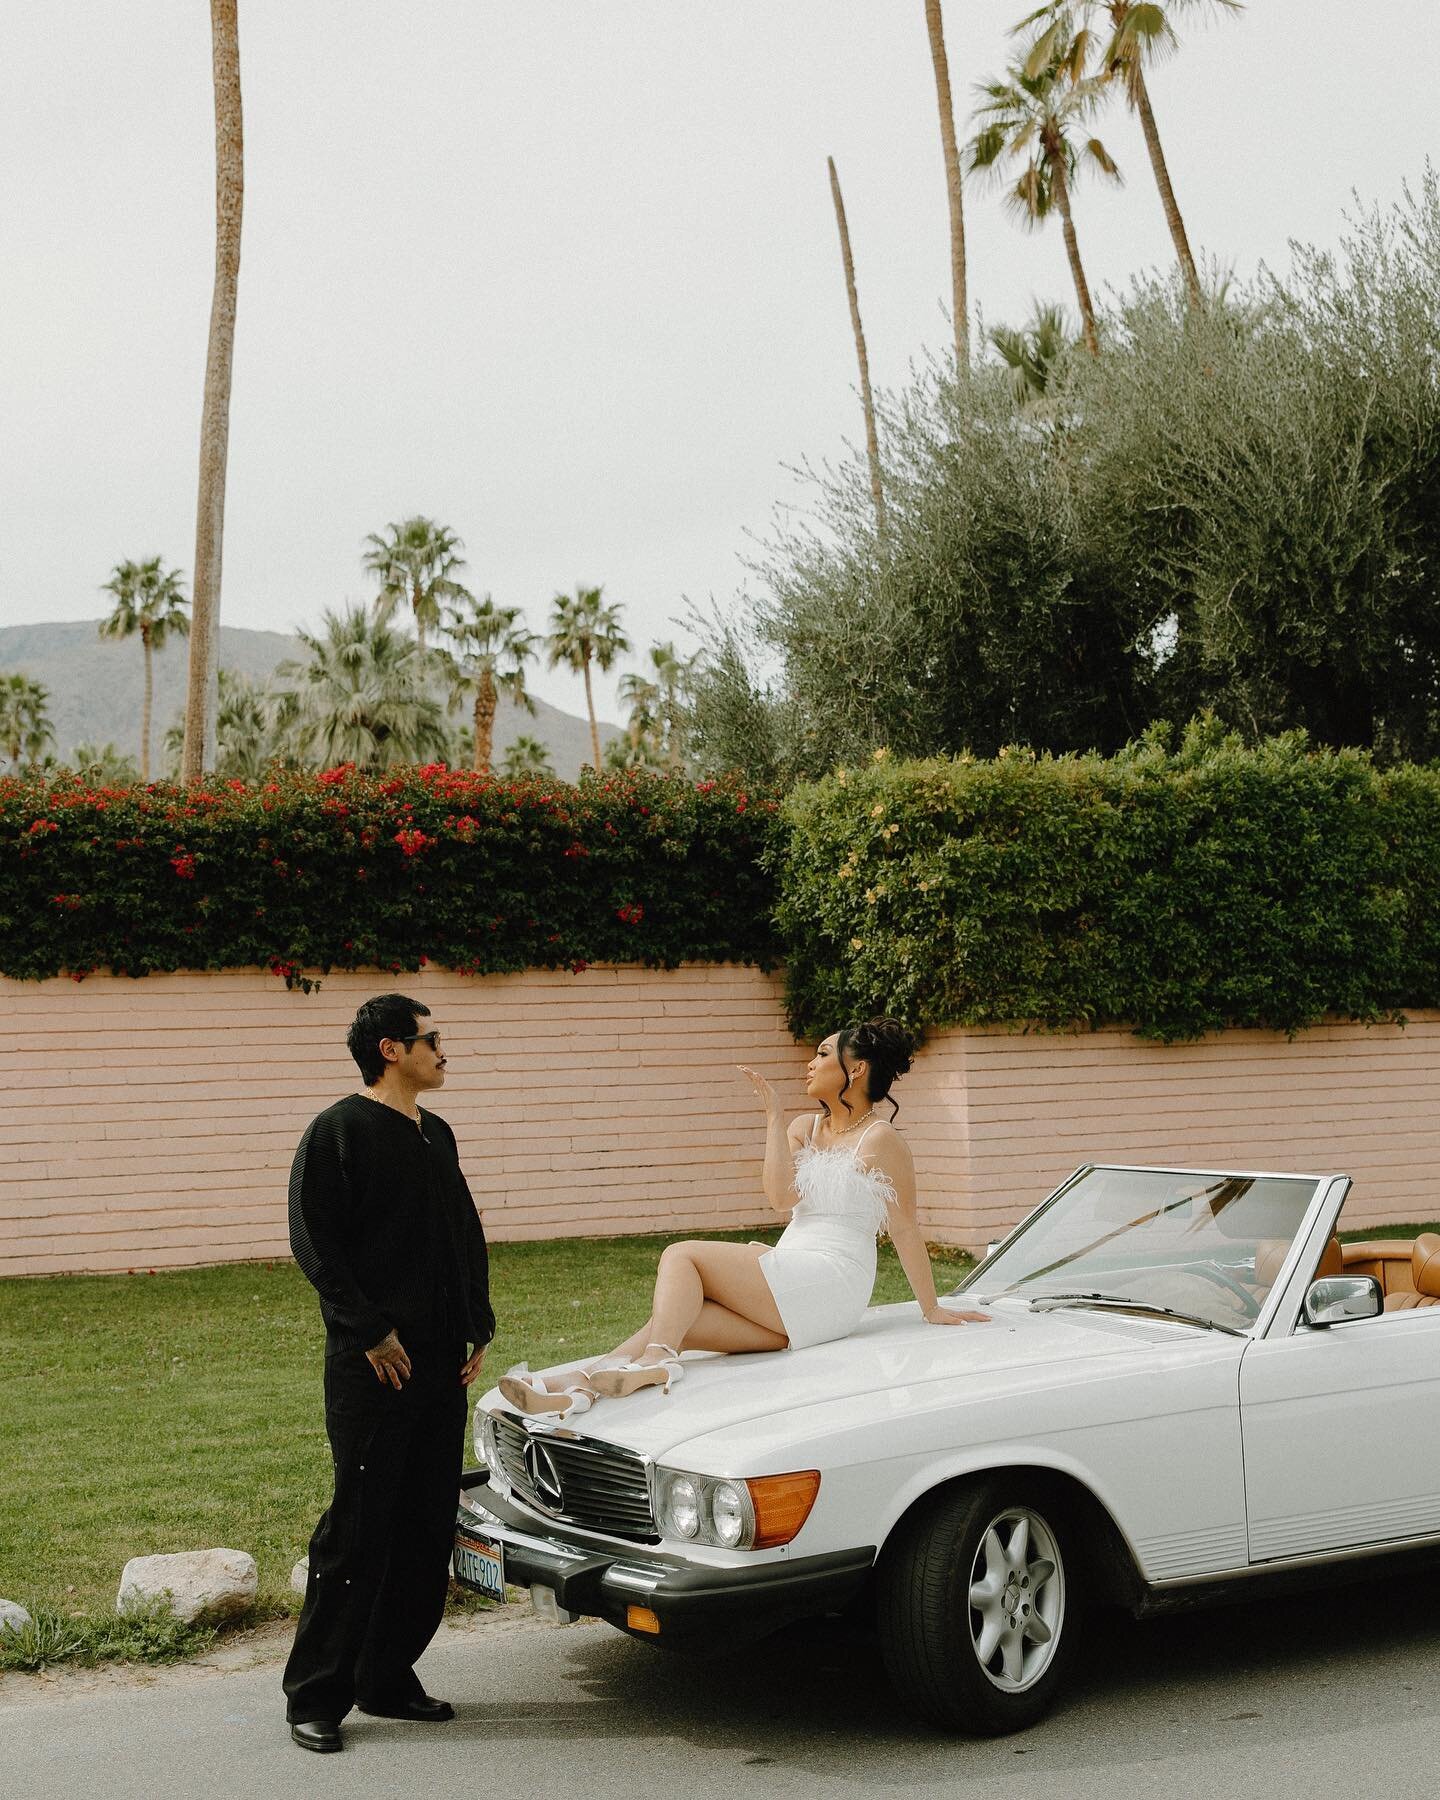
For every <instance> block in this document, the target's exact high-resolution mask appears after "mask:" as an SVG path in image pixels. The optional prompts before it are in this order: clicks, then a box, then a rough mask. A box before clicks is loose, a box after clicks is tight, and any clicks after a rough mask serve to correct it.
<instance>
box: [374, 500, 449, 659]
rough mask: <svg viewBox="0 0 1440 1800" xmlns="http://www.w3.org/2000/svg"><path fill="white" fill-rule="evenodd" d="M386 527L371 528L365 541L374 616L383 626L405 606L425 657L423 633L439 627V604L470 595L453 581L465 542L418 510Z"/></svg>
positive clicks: (445, 526) (422, 655)
mask: <svg viewBox="0 0 1440 1800" xmlns="http://www.w3.org/2000/svg"><path fill="white" fill-rule="evenodd" d="M385 531H386V534H387V535H385V536H383V537H382V536H380V535H379V534H378V533H376V532H373V531H372V532H371V533H370V535H369V536H368V537H367V538H366V539H365V542H366V544H367V545H368V546H369V548H368V549H367V550H366V552H365V557H364V562H365V567H366V569H367V570H368V571H369V572H370V574H372V575H373V576H374V577H375V579H376V580H377V581H378V582H379V584H380V594H379V597H378V598H377V600H376V602H375V618H376V621H377V622H378V623H379V624H381V625H383V624H384V623H385V621H386V620H387V619H388V618H389V617H390V614H391V613H392V612H393V611H394V610H395V608H396V607H397V606H408V607H409V608H410V610H411V612H412V613H414V615H415V635H416V637H417V638H418V639H419V642H420V654H421V657H422V658H423V657H424V655H425V638H426V634H427V632H429V631H431V630H433V629H434V627H435V626H437V625H439V623H440V619H441V607H442V605H443V603H444V602H446V601H449V600H468V599H469V597H470V596H469V595H468V594H467V593H466V591H465V589H464V588H463V587H462V586H461V585H460V583H459V582H458V581H457V580H456V579H455V577H456V576H457V575H458V574H459V573H460V571H461V570H462V569H463V568H464V567H465V559H464V558H463V557H462V556H461V555H460V552H461V551H462V550H463V549H464V548H465V546H464V545H463V544H462V543H461V542H460V540H459V538H457V537H456V535H455V533H454V532H453V531H451V530H450V528H449V526H448V525H438V524H436V522H435V520H434V519H426V518H422V517H421V516H420V515H419V514H418V513H417V514H416V515H415V517H414V518H411V519H401V520H400V522H399V523H398V524H392V525H387V526H386V527H385Z"/></svg>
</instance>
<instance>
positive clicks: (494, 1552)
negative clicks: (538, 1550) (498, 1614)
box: [455, 1537, 505, 1600]
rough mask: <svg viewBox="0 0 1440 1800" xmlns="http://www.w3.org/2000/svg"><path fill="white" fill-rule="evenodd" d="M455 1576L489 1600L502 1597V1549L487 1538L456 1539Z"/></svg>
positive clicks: (503, 1568)
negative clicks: (486, 1596)
mask: <svg viewBox="0 0 1440 1800" xmlns="http://www.w3.org/2000/svg"><path fill="white" fill-rule="evenodd" d="M455 1579H456V1580H457V1581H462V1582H464V1584H465V1586H466V1587H472V1588H475V1589H476V1590H477V1591H478V1592H480V1593H482V1594H486V1595H488V1596H489V1598H490V1599H492V1600H503V1599H504V1598H505V1552H504V1550H503V1549H502V1548H501V1547H500V1545H499V1544H492V1543H491V1542H490V1540H489V1539H488V1538H480V1537H463V1538H456V1540H455Z"/></svg>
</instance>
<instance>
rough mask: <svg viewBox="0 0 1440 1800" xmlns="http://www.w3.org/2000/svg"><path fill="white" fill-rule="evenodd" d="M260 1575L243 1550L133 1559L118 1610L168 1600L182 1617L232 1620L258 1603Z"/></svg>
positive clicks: (190, 1621) (122, 1582) (124, 1578)
mask: <svg viewBox="0 0 1440 1800" xmlns="http://www.w3.org/2000/svg"><path fill="white" fill-rule="evenodd" d="M259 1582H260V1577H259V1573H258V1571H257V1570H256V1567H255V1558H254V1557H253V1556H249V1555H247V1554H246V1552H245V1551H243V1550H182V1551H180V1552H179V1553H178V1554H176V1555H174V1556H132V1557H131V1558H130V1560H129V1562H127V1563H126V1565H125V1569H124V1572H123V1574H122V1575H121V1577H120V1592H119V1594H118V1595H117V1597H116V1600H115V1610H116V1612H127V1611H128V1610H129V1609H130V1608H131V1607H132V1606H143V1605H145V1604H146V1603H147V1602H149V1601H152V1600H161V1599H165V1600H168V1601H169V1603H170V1609H171V1611H172V1612H173V1613H174V1614H175V1617H176V1618H177V1619H183V1620H184V1621H185V1623H186V1624H187V1625H190V1624H193V1623H194V1621H195V1620H196V1619H208V1620H218V1619H233V1618H235V1617H237V1616H238V1615H239V1614H240V1613H244V1612H248V1611H249V1610H250V1607H251V1606H252V1605H253V1604H254V1600H255V1590H256V1588H257V1587H258V1586H259Z"/></svg>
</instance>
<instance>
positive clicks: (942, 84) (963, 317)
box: [925, 0, 970, 379]
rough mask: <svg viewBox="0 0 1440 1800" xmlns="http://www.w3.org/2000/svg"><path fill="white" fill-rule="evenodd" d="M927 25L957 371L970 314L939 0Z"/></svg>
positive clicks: (929, 1) (930, 4)
mask: <svg viewBox="0 0 1440 1800" xmlns="http://www.w3.org/2000/svg"><path fill="white" fill-rule="evenodd" d="M925 28H926V30H927V31H928V32H929V34H930V60H931V62H932V63H933V64H934V65H935V98H936V100H937V101H938V102H939V106H940V147H941V150H942V152H943V154H944V157H945V192H946V194H947V195H948V197H949V201H950V286H951V306H952V309H953V311H954V315H955V373H956V374H957V375H959V376H960V377H961V378H962V379H963V378H964V377H965V376H966V375H967V374H968V373H969V372H970V314H969V302H968V299H967V296H966V277H965V210H964V206H963V204H962V202H961V194H960V147H959V145H958V144H957V143H956V141H955V103H954V101H953V100H952V98H951V95H950V60H949V58H948V57H947V56H946V54H945V23H944V20H943V19H942V18H941V16H940V0H925Z"/></svg>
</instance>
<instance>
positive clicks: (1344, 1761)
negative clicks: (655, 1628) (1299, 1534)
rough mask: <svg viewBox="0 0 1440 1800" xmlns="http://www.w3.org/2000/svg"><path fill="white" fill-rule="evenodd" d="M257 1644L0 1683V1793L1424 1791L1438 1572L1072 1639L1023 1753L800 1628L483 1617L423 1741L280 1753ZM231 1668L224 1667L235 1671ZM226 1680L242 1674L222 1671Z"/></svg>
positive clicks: (373, 1739) (365, 1738)
mask: <svg viewBox="0 0 1440 1800" xmlns="http://www.w3.org/2000/svg"><path fill="white" fill-rule="evenodd" d="M283 1653H284V1642H283V1632H281V1633H280V1634H278V1635H277V1633H276V1632H274V1631H272V1632H271V1634H270V1637H269V1639H268V1641H262V1644H261V1647H260V1652H259V1656H258V1659H257V1657H256V1655H255V1653H254V1651H253V1649H252V1650H250V1651H245V1652H237V1651H236V1650H233V1649H232V1650H230V1651H228V1652H226V1653H225V1655H224V1656H222V1657H221V1658H220V1659H219V1660H218V1663H212V1664H210V1665H207V1666H201V1667H193V1666H192V1667H187V1668H184V1669H179V1670H174V1671H153V1672H152V1671H145V1672H143V1673H142V1675H141V1676H140V1677H139V1678H137V1677H136V1676H134V1675H124V1676H117V1675H113V1674H112V1675H104V1674H102V1675H100V1676H91V1677H80V1676H62V1677H59V1678H54V1679H50V1680H45V1681H37V1680H36V1679H35V1678H31V1677H19V1676H7V1677H4V1678H3V1679H0V1787H3V1789H4V1791H6V1792H8V1793H15V1794H21V1795H24V1796H26V1800H50V1797H52V1796H53V1797H54V1800H73V1797H74V1796H77V1795H82V1794H87V1793H103V1794H104V1795H105V1796H106V1800H131V1797H132V1796H133V1797H135V1800H140V1797H142V1796H143V1797H144V1800H172V1797H174V1800H212V1796H213V1797H214V1800H222V1797H223V1800H237V1797H239V1800H248V1797H249V1796H252V1795H253V1796H257V1797H261V1796H263V1800H290V1797H291V1796H305V1800H313V1797H314V1796H316V1795H326V1794H335V1795H344V1796H345V1797H346V1800H372V1797H373V1800H382V1797H383V1800H393V1797H395V1796H407V1797H408V1796H412V1795H426V1796H433V1797H435V1800H441V1797H445V1796H451V1795H454V1796H457V1797H459V1796H463V1797H464V1800H470V1797H471V1796H476V1797H479V1796H485V1795H519V1796H523V1800H550V1797H551V1796H555V1797H556V1800H560V1797H562V1796H563V1797H564V1800H635V1797H636V1796H645V1797H647V1800H648V1797H649V1796H652V1795H660V1794H674V1795H675V1796H677V1800H712V1797H713V1800H722V1797H723V1800H737V1797H741V1800H744V1797H748V1796H752V1795H753V1796H759V1795H765V1796H790V1795H797V1796H798V1795H805V1796H809V1795H832V1794H833V1795H838V1796H845V1795H851V1794H854V1795H866V1796H868V1795H872V1794H880V1795H885V1794H894V1795H900V1794H905V1795H919V1796H924V1795H931V1794H934V1795H939V1794H944V1795H946V1796H957V1797H964V1796H969V1795H976V1796H979V1795H981V1794H984V1795H986V1796H987V1800H993V1796H995V1795H996V1794H997V1793H1001V1792H1003V1794H1004V1795H1005V1796H1006V1800H1102V1797H1103V1800H1125V1797H1128V1796H1131V1795H1135V1796H1139V1795H1146V1796H1151V1795H1159V1796H1164V1800H1189V1797H1191V1796H1194V1797H1195V1800H1200V1797H1201V1796H1203V1797H1204V1800H1213V1796H1215V1795H1217V1794H1223V1795H1225V1796H1226V1797H1227V1800H1248V1797H1250V1796H1255V1797H1257V1800H1258V1797H1260V1796H1264V1800H1290V1797H1292V1796H1293V1797H1294V1800H1318V1797H1321V1796H1327V1795H1357V1796H1369V1795H1372V1794H1374V1795H1380V1794H1383V1795H1385V1796H1386V1800H1404V1797H1407V1796H1425V1797H1426V1800H1433V1797H1434V1796H1435V1795H1436V1794H1437V1793H1440V1773H1437V1763H1436V1758H1435V1745H1436V1742H1437V1740H1440V1577H1437V1576H1434V1575H1431V1576H1425V1577H1421V1578H1419V1579H1418V1580H1416V1579H1414V1578H1411V1579H1410V1580H1408V1581H1405V1582H1399V1583H1395V1584H1394V1585H1393V1587H1390V1586H1382V1585H1376V1586H1374V1587H1371V1588H1346V1589H1339V1590H1331V1591H1330V1592H1328V1593H1324V1594H1318V1595H1311V1596H1307V1597H1305V1598H1303V1599H1298V1600H1294V1599H1292V1600H1285V1601H1279V1602H1271V1603H1270V1604H1268V1605H1259V1604H1252V1605H1248V1606H1246V1607H1243V1608H1240V1607H1236V1608H1229V1609H1226V1610H1223V1611H1217V1612H1212V1613H1206V1614H1196V1615H1192V1616H1189V1617H1183V1618H1179V1619H1170V1620H1155V1621H1151V1622H1147V1623H1144V1624H1136V1623H1135V1622H1133V1621H1130V1620H1124V1619H1118V1618H1113V1619H1103V1620H1099V1621H1097V1622H1096V1623H1095V1625H1094V1627H1093V1629H1092V1639H1091V1649H1090V1652H1089V1654H1087V1655H1086V1656H1085V1657H1084V1658H1083V1659H1082V1662H1083V1667H1082V1668H1081V1669H1080V1670H1079V1672H1078V1674H1077V1676H1076V1679H1075V1681H1074V1684H1073V1686H1072V1689H1071V1691H1070V1694H1069V1697H1068V1698H1067V1699H1066V1701H1065V1702H1064V1704H1063V1705H1062V1706H1061V1707H1060V1709H1059V1710H1058V1711H1056V1712H1055V1713H1054V1714H1052V1716H1051V1717H1050V1718H1049V1719H1048V1720H1047V1721H1046V1722H1045V1723H1044V1724H1043V1725H1041V1726H1039V1727H1037V1728H1036V1729H1035V1730H1033V1731H1030V1732H1028V1733H1026V1734H1024V1735H1023V1736H1020V1737H1014V1738H1005V1739H999V1740H994V1741H987V1742H971V1741H964V1740H951V1739H946V1738H943V1737H941V1736H940V1735H939V1734H937V1733H935V1732H933V1731H931V1730H929V1729H928V1728H927V1727H925V1726H923V1725H920V1724H917V1723H916V1722H915V1721H913V1720H912V1719H910V1718H909V1717H908V1716H907V1715H906V1713H905V1712H904V1710H903V1708H902V1707H901V1706H900V1704H899V1703H898V1702H897V1700H896V1698H895V1696H894V1695H893V1694H892V1693H891V1691H890V1689H889V1686H888V1684H887V1682H886V1680H885V1677H884V1674H883V1672H882V1670H881V1668H880V1664H879V1660H878V1657H877V1655H876V1652H875V1649H874V1646H873V1644H872V1643H871V1642H869V1641H868V1640H867V1639H866V1638H865V1637H864V1636H862V1635H859V1634H856V1633H854V1632H842V1631H841V1630H839V1629H838V1628H837V1629H831V1628H828V1627H826V1628H820V1627H806V1628H804V1629H797V1630H795V1631H792V1632H790V1633H787V1634H785V1635H784V1636H783V1637H780V1638H776V1639H773V1640H771V1641H770V1642H769V1643H768V1644H765V1645H762V1646H759V1647H756V1648H754V1649H752V1650H751V1651H749V1652H748V1653H746V1654H745V1655H743V1656H739V1657H731V1658H717V1657H711V1658H707V1659H698V1660H681V1659H678V1658H675V1657H671V1656H666V1655H664V1654H662V1653H660V1652H658V1651H656V1650H653V1649H651V1648H649V1647H648V1646H645V1645H642V1644H638V1643H632V1642H631V1641H630V1640H628V1639H626V1638H624V1637H622V1636H620V1635H619V1634H618V1633H616V1632H613V1631H611V1630H610V1629H609V1628H608V1627H606V1626H603V1625H598V1624H595V1623H592V1622H586V1623H582V1624H579V1625H572V1626H565V1627H555V1626H549V1625H544V1624H541V1623H540V1622H539V1621H538V1620H535V1619H533V1618H531V1617H530V1616H529V1614H528V1612H525V1611H522V1610H520V1609H518V1608H515V1607H511V1608H507V1609H506V1611H505V1612H504V1613H500V1614H495V1615H492V1616H489V1617H485V1616H481V1617H480V1618H478V1619H476V1620H473V1621H461V1622H460V1623H458V1624H456V1625H453V1626H447V1627H446V1628H445V1630H444V1631H443V1633H442V1634H441V1636H440V1638H438V1639H437V1640H436V1643H435V1644H434V1646H433V1647H432V1648H431V1650H430V1652H429V1653H428V1655H427V1656H426V1658H425V1661H424V1663H423V1664H422V1668H421V1672H422V1675H423V1676H424V1679H425V1681H426V1685H427V1686H428V1687H429V1689H430V1691H431V1692H432V1693H438V1694H442V1695H444V1696H445V1697H447V1698H449V1699H451V1700H453V1701H454V1702H455V1703H456V1705H457V1707H458V1708H459V1717H458V1718H457V1719H456V1720H455V1721H454V1722H453V1723H452V1724H449V1725H443V1726H428V1727H427V1726H415V1725H399V1724H389V1723H386V1722H384V1721H381V1720H368V1719H363V1718H360V1717H359V1716H358V1715H352V1718H351V1721H350V1723H349V1724H348V1725H347V1727H346V1746H347V1747H346V1750H345V1752H344V1753H343V1754H342V1755H340V1756H332V1757H317V1756H313V1755H309V1754H307V1753H306V1752H304V1751H302V1750H299V1749H297V1748H296V1747H295V1746H294V1745H292V1744H291V1743H290V1741H289V1738H288V1737H287V1735H286V1731H285V1726H284V1723H283V1718H282V1713H281V1704H280V1695H279V1690H278V1685H277V1684H278V1678H279V1660H278V1659H279V1658H280V1657H281V1656H283ZM237 1663H238V1664H239V1665H241V1666H235V1665H236V1664H237ZM246 1665H248V1666H246Z"/></svg>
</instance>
